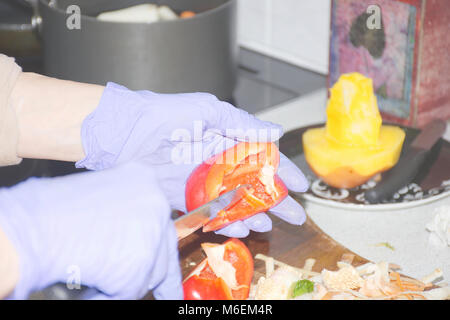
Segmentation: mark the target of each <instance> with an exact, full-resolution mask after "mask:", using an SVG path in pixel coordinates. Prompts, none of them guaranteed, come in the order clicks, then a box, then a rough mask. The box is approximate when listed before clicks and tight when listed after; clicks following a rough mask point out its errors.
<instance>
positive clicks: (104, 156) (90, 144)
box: [76, 83, 308, 237]
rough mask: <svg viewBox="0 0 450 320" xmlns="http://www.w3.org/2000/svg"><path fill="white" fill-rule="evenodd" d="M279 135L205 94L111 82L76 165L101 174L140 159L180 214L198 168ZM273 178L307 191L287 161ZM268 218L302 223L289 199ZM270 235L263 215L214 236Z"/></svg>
mask: <svg viewBox="0 0 450 320" xmlns="http://www.w3.org/2000/svg"><path fill="white" fill-rule="evenodd" d="M282 134H283V130H282V128H281V126H279V125H276V124H273V123H270V122H265V121H261V120H258V119H257V118H255V117H254V116H252V115H250V114H248V113H247V112H245V111H243V110H240V109H237V108H235V107H233V106H232V105H231V104H229V103H227V102H223V101H219V100H218V99H217V98H216V97H215V96H213V95H211V94H208V93H186V94H157V93H153V92H150V91H131V90H128V89H127V88H125V87H122V86H119V85H117V84H114V83H108V85H107V87H106V88H105V91H104V93H103V95H102V98H101V101H100V103H99V106H98V107H97V108H96V110H95V111H94V112H93V113H92V114H90V115H89V116H88V117H87V118H86V119H85V120H84V122H83V125H82V130H81V136H82V143H83V148H84V150H85V153H86V157H85V158H84V159H82V160H80V161H79V162H77V164H76V166H77V167H82V168H87V169H90V170H101V169H105V168H109V167H112V166H114V165H117V164H121V163H125V162H127V161H130V160H134V159H141V160H144V161H145V163H147V164H148V165H150V166H153V167H155V172H156V174H157V176H158V180H159V181H160V183H161V186H162V189H163V190H164V192H165V194H166V197H167V198H168V200H169V203H170V204H171V206H172V208H173V209H177V210H181V211H184V212H185V211H186V208H185V197H184V193H185V184H186V180H187V178H188V176H189V175H190V173H191V172H192V171H193V169H194V168H195V167H196V166H197V165H199V164H200V163H202V162H203V161H204V160H206V159H208V158H209V157H211V156H212V155H214V154H217V153H219V152H222V151H223V150H225V149H226V148H228V147H231V146H233V145H234V144H236V143H238V142H239V141H252V142H256V141H259V142H268V141H277V140H278V139H279V138H280V137H281V136H282ZM278 174H279V176H280V177H281V179H283V181H284V182H285V183H286V186H287V187H288V188H289V189H290V190H292V191H296V192H304V191H305V190H306V189H307V188H308V183H307V180H306V178H305V177H304V175H303V174H302V172H301V171H300V170H299V169H298V168H297V167H296V166H295V165H294V164H293V163H292V162H291V161H290V160H288V159H287V158H286V157H284V156H282V157H281V161H280V167H279V171H278ZM271 212H273V213H274V214H276V215H278V216H279V217H281V218H282V219H284V220H286V221H287V222H289V223H293V224H297V225H300V224H302V223H303V222H304V221H305V213H304V210H303V208H302V207H301V206H300V205H299V204H298V203H297V202H296V201H294V200H293V199H292V198H290V197H288V198H287V199H286V200H284V201H283V202H282V203H280V204H279V205H278V206H277V207H275V208H273V210H271ZM271 228H272V222H271V219H270V218H269V217H268V216H267V215H266V214H263V213H262V214H258V215H255V216H253V217H251V218H249V219H247V220H244V221H238V222H236V223H234V224H232V225H229V226H228V227H227V228H224V229H222V230H219V231H218V232H217V233H221V234H224V235H227V236H230V237H245V236H247V234H248V233H249V230H253V231H259V232H265V231H269V230H271Z"/></svg>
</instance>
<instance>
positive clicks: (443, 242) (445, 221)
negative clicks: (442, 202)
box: [426, 206, 450, 247]
mask: <svg viewBox="0 0 450 320" xmlns="http://www.w3.org/2000/svg"><path fill="white" fill-rule="evenodd" d="M426 229H427V230H428V231H429V232H430V236H429V238H428V242H429V243H430V244H432V245H435V246H440V247H447V246H450V206H440V207H438V208H436V209H435V210H434V216H433V218H432V220H431V221H430V222H429V223H427V225H426Z"/></svg>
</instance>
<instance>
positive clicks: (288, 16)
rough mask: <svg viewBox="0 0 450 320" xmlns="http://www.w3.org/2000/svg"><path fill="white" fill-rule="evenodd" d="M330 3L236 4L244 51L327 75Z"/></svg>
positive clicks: (277, 0) (253, 0)
mask: <svg viewBox="0 0 450 320" xmlns="http://www.w3.org/2000/svg"><path fill="white" fill-rule="evenodd" d="M330 6H331V0H238V10H239V19H238V23H239V28H238V30H239V43H240V45H242V46H243V47H246V48H248V49H251V50H256V51H259V52H261V53H263V54H266V55H269V56H272V57H275V58H279V59H282V60H284V61H287V62H289V63H292V64H295V65H298V66H300V67H304V68H307V69H310V70H313V71H316V72H319V73H322V74H327V73H328V52H329V50H328V48H329V34H330Z"/></svg>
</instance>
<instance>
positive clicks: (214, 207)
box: [175, 184, 249, 240]
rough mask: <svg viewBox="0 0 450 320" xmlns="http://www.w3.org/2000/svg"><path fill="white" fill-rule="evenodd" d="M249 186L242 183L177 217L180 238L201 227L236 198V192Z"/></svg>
mask: <svg viewBox="0 0 450 320" xmlns="http://www.w3.org/2000/svg"><path fill="white" fill-rule="evenodd" d="M247 187H249V185H247V184H246V185H241V186H239V187H238V188H236V189H234V190H231V191H228V192H226V193H224V194H222V195H220V197H218V198H216V199H214V200H212V201H210V202H208V203H206V204H204V205H203V206H201V207H199V208H197V209H195V210H193V211H191V212H189V213H187V214H185V215H182V216H181V217H179V218H178V219H176V220H175V229H176V230H177V236H178V240H181V239H183V238H185V237H187V236H188V235H190V234H191V233H194V232H195V231H197V230H198V229H200V228H201V227H202V226H203V225H204V224H205V223H206V222H208V221H209V219H210V218H211V217H214V216H215V215H216V214H217V213H218V212H219V211H220V210H222V209H224V208H225V207H227V206H228V205H229V204H230V203H231V201H233V199H234V198H235V196H236V193H238V192H240V190H242V191H243V190H244V188H247ZM242 191H241V192H242Z"/></svg>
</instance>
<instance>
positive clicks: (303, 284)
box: [292, 279, 314, 298]
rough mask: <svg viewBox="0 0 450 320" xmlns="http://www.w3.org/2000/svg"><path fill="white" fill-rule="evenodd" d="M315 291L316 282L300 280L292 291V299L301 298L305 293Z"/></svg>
mask: <svg viewBox="0 0 450 320" xmlns="http://www.w3.org/2000/svg"><path fill="white" fill-rule="evenodd" d="M313 291H314V282H312V281H310V280H306V279H304V280H299V281H297V282H296V283H294V286H293V289H292V298H295V297H298V296H301V295H303V294H305V293H311V292H313Z"/></svg>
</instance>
